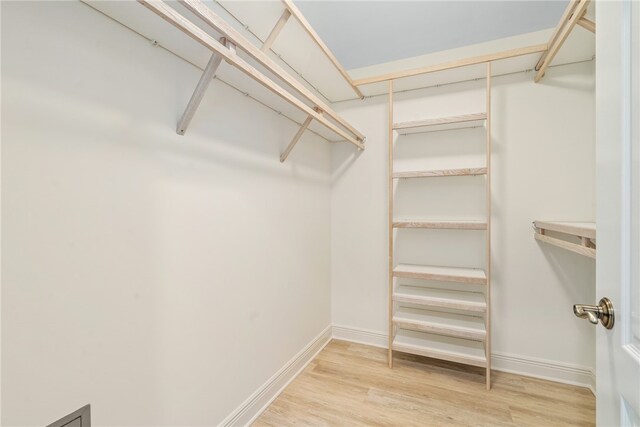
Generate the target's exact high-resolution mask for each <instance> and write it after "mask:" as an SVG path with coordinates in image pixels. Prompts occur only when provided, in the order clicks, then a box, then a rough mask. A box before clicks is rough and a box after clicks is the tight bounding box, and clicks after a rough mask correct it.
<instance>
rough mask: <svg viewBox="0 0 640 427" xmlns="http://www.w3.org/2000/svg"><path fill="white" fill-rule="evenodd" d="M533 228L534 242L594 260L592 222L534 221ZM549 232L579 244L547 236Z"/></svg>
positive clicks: (594, 233) (594, 228)
mask: <svg viewBox="0 0 640 427" xmlns="http://www.w3.org/2000/svg"><path fill="white" fill-rule="evenodd" d="M533 226H534V228H535V230H536V231H535V234H534V237H535V238H536V240H539V241H541V242H545V243H548V244H551V245H554V246H558V247H561V248H562V249H566V250H568V251H571V252H575V253H577V254H580V255H584V256H587V257H589V258H594V259H595V257H596V243H595V240H596V224H595V223H594V222H565V221H534V222H533ZM550 231H551V232H554V233H558V234H559V236H563V237H568V238H572V237H573V238H575V239H578V240H579V243H574V242H571V241H568V240H563V239H561V238H558V237H554V236H549V235H548V232H550Z"/></svg>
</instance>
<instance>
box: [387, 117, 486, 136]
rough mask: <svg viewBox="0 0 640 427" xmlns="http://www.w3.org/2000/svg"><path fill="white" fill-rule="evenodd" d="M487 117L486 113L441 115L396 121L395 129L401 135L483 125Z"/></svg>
mask: <svg viewBox="0 0 640 427" xmlns="http://www.w3.org/2000/svg"><path fill="white" fill-rule="evenodd" d="M486 119H487V114H486V113H476V114H466V115H462V116H451V117H440V118H434V119H426V120H415V121H410V122H401V123H394V124H393V129H394V130H395V131H397V132H398V133H399V134H401V135H408V134H414V133H426V132H441V131H445V130H454V129H465V128H474V127H482V126H484V124H485V121H486Z"/></svg>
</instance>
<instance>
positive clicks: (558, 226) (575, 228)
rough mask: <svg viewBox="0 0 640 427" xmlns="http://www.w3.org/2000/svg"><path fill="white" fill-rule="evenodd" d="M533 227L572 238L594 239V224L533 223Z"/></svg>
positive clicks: (565, 222)
mask: <svg viewBox="0 0 640 427" xmlns="http://www.w3.org/2000/svg"><path fill="white" fill-rule="evenodd" d="M533 225H534V227H536V228H540V229H543V230H549V231H557V232H559V233H565V234H571V235H572V236H578V237H588V238H589V239H595V238H596V223H595V222H571V221H533Z"/></svg>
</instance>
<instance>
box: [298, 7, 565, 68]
mask: <svg viewBox="0 0 640 427" xmlns="http://www.w3.org/2000/svg"><path fill="white" fill-rule="evenodd" d="M295 3H296V5H297V6H298V8H299V9H300V10H301V11H302V13H303V14H304V15H305V17H306V18H307V20H308V21H309V22H310V23H311V25H312V26H313V27H314V29H315V30H316V31H317V32H318V34H319V35H320V37H321V38H322V39H323V40H324V42H325V43H326V44H327V45H328V46H329V48H330V49H331V50H332V51H333V53H334V54H335V55H336V57H337V58H338V60H339V61H340V62H341V63H342V65H343V66H344V67H345V68H346V69H354V68H360V67H364V66H368V65H373V64H380V63H385V62H390V61H395V60H398V59H402V58H409V57H414V56H419V55H424V54H429V53H433V52H439V51H444V50H449V49H453V48H457V47H461V46H467V45H473V44H477V43H482V42H486V41H490V40H496V39H501V38H505V37H510V36H514V35H518V34H524V33H530V32H534V31H539V30H543V29H547V28H552V27H555V26H556V25H557V24H558V21H559V20H560V17H561V16H562V13H563V12H564V10H565V8H566V6H567V3H568V1H567V0H545V1H540V0H538V1H529V0H511V1H452V0H449V1H426V0H423V1H367V2H364V1H318V0H296V1H295Z"/></svg>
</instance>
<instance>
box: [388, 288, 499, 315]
mask: <svg viewBox="0 0 640 427" xmlns="http://www.w3.org/2000/svg"><path fill="white" fill-rule="evenodd" d="M393 300H394V301H396V302H399V303H407V304H417V305H421V306H425V307H439V308H446V309H452V310H462V311H468V312H475V313H484V312H485V311H486V310H487V302H486V299H485V296H484V295H483V294H481V293H478V292H463V291H452V290H448V289H436V288H428V287H423V286H408V285H399V286H398V287H397V288H396V289H395V291H394V292H393Z"/></svg>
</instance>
